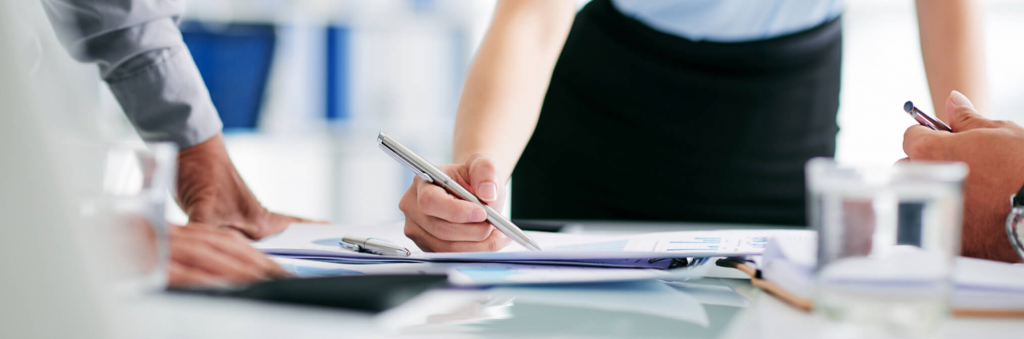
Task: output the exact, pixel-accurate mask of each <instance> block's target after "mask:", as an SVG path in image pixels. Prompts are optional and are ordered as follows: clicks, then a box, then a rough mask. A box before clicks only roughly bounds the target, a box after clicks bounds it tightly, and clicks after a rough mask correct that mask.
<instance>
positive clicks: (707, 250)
mask: <svg viewBox="0 0 1024 339" xmlns="http://www.w3.org/2000/svg"><path fill="white" fill-rule="evenodd" d="M343 233H344V231H343V229H341V228H338V227H331V226H325V225H305V224H296V225H292V226H291V227H289V228H288V229H287V230H286V231H284V232H282V233H281V234H279V235H277V236H275V237H272V238H270V239H266V240H264V241H260V242H258V243H256V244H255V246H256V247H257V248H259V249H261V250H263V251H264V252H266V253H268V254H271V255H277V256H283V257H289V258H298V259H313V260H325V261H335V262H343V263H402V262H491V263H518V264H558V265H567V264H572V265H585V266H602V267H649V268H668V263H670V260H664V259H666V258H689V257H725V256H742V255H756V254H760V253H762V252H763V251H764V248H765V245H766V244H767V242H768V239H769V238H787V237H795V238H804V237H807V236H808V235H809V234H813V232H812V231H803V230H735V231H686V232H661V233H647V234H640V235H632V236H584V235H575V234H562V233H545V232H530V235H531V236H532V237H533V238H534V239H535V240H536V241H537V242H538V243H540V245H541V247H542V248H544V251H540V252H534V251H526V250H525V249H524V248H522V247H521V246H519V245H518V244H511V245H509V246H508V247H506V248H504V249H502V250H501V251H498V252H465V253H426V252H422V251H419V250H418V249H416V248H415V245H413V244H411V241H409V240H408V239H405V237H401V238H400V239H387V240H391V241H395V242H396V243H398V244H400V245H403V246H406V247H407V248H409V249H410V250H412V251H413V255H412V256H410V257H385V256H379V255H374V254H366V253H356V252H352V251H348V250H345V249H342V248H341V247H340V246H339V245H338V240H339V239H340V238H341V237H342V236H343V235H344V234H343ZM360 235H361V236H371V237H372V236H375V235H374V234H360Z"/></svg>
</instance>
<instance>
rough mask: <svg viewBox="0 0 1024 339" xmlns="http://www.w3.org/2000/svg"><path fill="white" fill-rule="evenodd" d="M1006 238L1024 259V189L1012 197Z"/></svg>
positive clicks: (1007, 219)
mask: <svg viewBox="0 0 1024 339" xmlns="http://www.w3.org/2000/svg"><path fill="white" fill-rule="evenodd" d="M1006 236H1007V237H1008V238H1010V244H1012V245H1013V249H1015V250H1017V254H1019V255H1020V257H1021V258H1022V259H1024V187H1021V188H1020V191H1017V194H1014V195H1011V196H1010V215H1007V216H1006Z"/></svg>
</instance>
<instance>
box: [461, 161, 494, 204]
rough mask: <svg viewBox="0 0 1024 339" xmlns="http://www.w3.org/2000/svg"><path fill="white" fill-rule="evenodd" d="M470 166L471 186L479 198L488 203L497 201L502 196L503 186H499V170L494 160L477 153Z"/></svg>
mask: <svg viewBox="0 0 1024 339" xmlns="http://www.w3.org/2000/svg"><path fill="white" fill-rule="evenodd" d="M467 165H468V167H469V186H470V187H472V188H470V189H471V190H473V194H476V196H477V198H480V200H483V201H484V202H486V203H491V202H496V201H498V199H500V198H501V195H502V194H501V189H502V188H501V187H499V186H498V170H497V166H495V165H494V161H493V160H491V158H490V157H488V156H486V155H483V154H475V155H473V157H471V158H470V159H469V162H468V163H467Z"/></svg>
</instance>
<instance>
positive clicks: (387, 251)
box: [338, 235, 412, 257]
mask: <svg viewBox="0 0 1024 339" xmlns="http://www.w3.org/2000/svg"><path fill="white" fill-rule="evenodd" d="M338 245H341V247H343V248H345V249H348V250H350V251H354V252H367V253H373V254H380V255H388V256H392V257H408V256H409V255H410V254H412V253H411V252H409V249H407V248H405V247H402V246H400V245H395V244H392V243H390V242H387V241H384V240H380V239H375V238H363V237H356V236H349V235H346V236H344V237H342V238H341V240H338Z"/></svg>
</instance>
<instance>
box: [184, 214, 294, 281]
mask: <svg viewBox="0 0 1024 339" xmlns="http://www.w3.org/2000/svg"><path fill="white" fill-rule="evenodd" d="M168 233H169V234H170V247H171V262H170V264H169V267H168V276H169V278H170V279H169V284H170V286H171V287H188V286H203V285H220V284H225V283H235V284H244V283H251V282H256V281H260V280H265V279H269V278H273V277H287V276H291V274H289V273H288V272H287V271H285V270H284V269H283V268H281V266H279V265H278V264H277V263H275V262H274V261H273V260H270V258H268V257H267V256H266V255H264V254H263V253H262V252H260V251H259V250H257V249H255V248H253V247H252V246H251V245H249V240H248V239H246V238H245V237H244V236H242V235H241V234H239V233H238V232H235V231H231V230H217V229H210V227H209V226H205V225H199V224H196V223H190V224H189V225H188V226H187V227H181V226H175V225H171V226H169V230H168Z"/></svg>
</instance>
